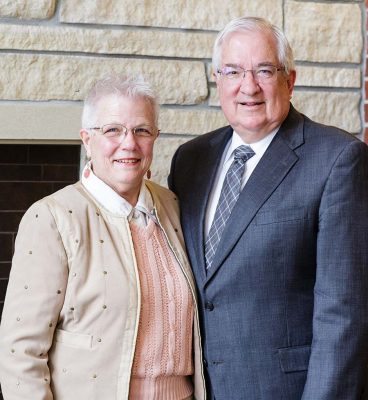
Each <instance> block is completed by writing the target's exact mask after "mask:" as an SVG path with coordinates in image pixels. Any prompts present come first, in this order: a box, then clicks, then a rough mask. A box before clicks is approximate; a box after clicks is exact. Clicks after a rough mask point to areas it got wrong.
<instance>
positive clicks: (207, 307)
mask: <svg viewBox="0 0 368 400" xmlns="http://www.w3.org/2000/svg"><path fill="white" fill-rule="evenodd" d="M204 308H205V309H206V310H208V311H213V309H214V308H215V306H214V305H213V304H212V303H211V302H210V301H206V303H205V305H204Z"/></svg>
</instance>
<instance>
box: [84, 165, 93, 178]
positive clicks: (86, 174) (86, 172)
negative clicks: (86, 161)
mask: <svg viewBox="0 0 368 400" xmlns="http://www.w3.org/2000/svg"><path fill="white" fill-rule="evenodd" d="M90 174H91V170H90V169H89V167H86V168H85V170H84V172H83V176H84V177H85V178H88V177H89V175H90Z"/></svg>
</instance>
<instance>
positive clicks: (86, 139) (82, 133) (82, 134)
mask: <svg viewBox="0 0 368 400" xmlns="http://www.w3.org/2000/svg"><path fill="white" fill-rule="evenodd" d="M79 135H80V138H81V139H82V142H83V146H84V148H85V150H86V154H87V157H88V158H91V149H90V140H91V134H90V133H89V132H88V131H87V130H86V129H84V128H82V129H81V130H80V131H79Z"/></svg>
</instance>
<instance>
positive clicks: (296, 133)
mask: <svg viewBox="0 0 368 400" xmlns="http://www.w3.org/2000/svg"><path fill="white" fill-rule="evenodd" d="M302 143H303V123H302V117H301V115H300V114H299V113H297V112H296V111H295V110H294V109H293V108H291V110H290V113H289V116H288V118H287V119H286V120H285V122H284V124H283V125H282V126H281V127H280V129H279V132H278V133H277V134H276V136H275V138H274V139H273V141H272V143H271V144H270V146H269V147H268V149H267V151H266V152H265V154H264V155H263V157H262V158H261V160H260V161H259V163H258V165H257V167H256V168H255V170H254V171H253V173H252V175H251V177H250V178H249V180H248V182H247V183H246V185H245V187H244V189H243V190H242V192H241V194H240V196H239V199H238V201H237V203H236V204H235V206H234V208H233V211H232V213H231V215H230V217H229V220H228V221H227V224H226V227H225V230H224V232H223V235H222V238H221V240H220V243H219V246H218V248H217V251H216V254H215V257H214V260H213V263H212V266H211V268H210V270H209V271H208V274H207V277H206V281H205V282H204V284H205V283H207V282H208V281H209V280H210V279H211V278H212V276H213V275H214V274H215V273H216V271H217V270H218V269H219V268H220V266H221V265H222V264H223V262H224V260H225V259H226V258H227V257H228V255H229V253H230V252H231V250H232V249H233V247H234V246H235V245H236V242H237V241H238V240H239V238H240V236H241V235H242V234H243V232H244V231H245V230H246V229H247V227H248V225H249V224H250V223H251V221H252V219H253V218H254V216H255V215H256V213H257V212H258V210H259V209H260V208H261V207H262V205H263V204H264V203H265V201H266V200H267V199H268V198H269V197H270V195H271V194H272V193H273V191H274V190H275V189H276V188H277V186H278V185H280V183H281V182H282V181H283V179H284V177H285V176H286V175H287V174H288V172H289V171H290V169H291V168H292V167H293V165H294V164H295V163H296V162H297V160H298V157H297V155H296V154H295V152H294V149H295V148H296V147H298V146H300V145H301V144H302Z"/></svg>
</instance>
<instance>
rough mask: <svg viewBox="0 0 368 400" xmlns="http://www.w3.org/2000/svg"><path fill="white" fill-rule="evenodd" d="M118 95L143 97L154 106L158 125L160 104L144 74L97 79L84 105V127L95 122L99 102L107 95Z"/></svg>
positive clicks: (88, 126)
mask: <svg viewBox="0 0 368 400" xmlns="http://www.w3.org/2000/svg"><path fill="white" fill-rule="evenodd" d="M111 95H116V96H122V97H128V98H133V99H134V98H143V99H145V100H146V101H147V102H148V103H149V104H151V106H152V111H153V113H154V121H155V124H156V125H157V122H158V113H159V106H158V101H157V97H156V94H155V92H154V90H153V89H152V86H151V85H150V84H149V83H148V82H147V81H146V80H145V79H144V77H143V76H142V75H129V76H123V75H108V76H106V77H104V78H102V79H99V80H97V81H96V82H95V83H94V84H93V86H92V87H91V89H90V90H89V91H88V93H87V95H86V97H85V99H84V105H83V113H82V127H83V128H90V127H91V126H93V125H94V124H95V118H94V115H95V111H96V107H97V104H98V102H99V101H100V100H101V99H102V98H104V97H107V96H111Z"/></svg>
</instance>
